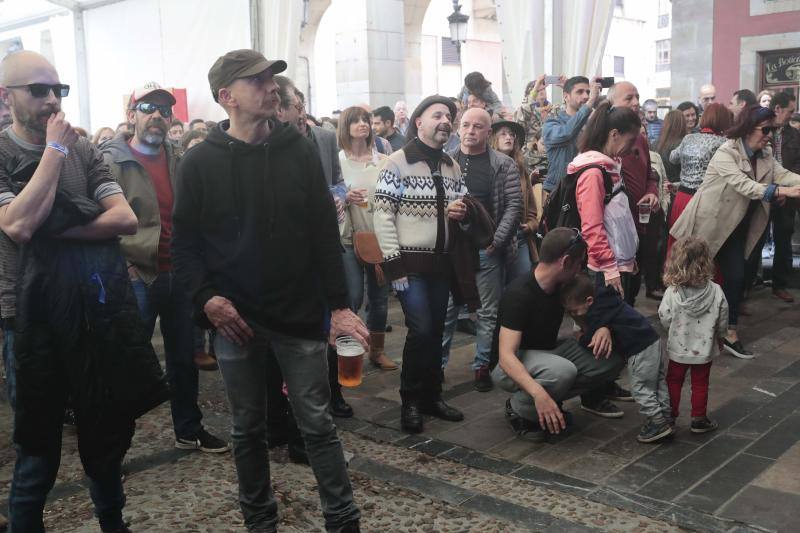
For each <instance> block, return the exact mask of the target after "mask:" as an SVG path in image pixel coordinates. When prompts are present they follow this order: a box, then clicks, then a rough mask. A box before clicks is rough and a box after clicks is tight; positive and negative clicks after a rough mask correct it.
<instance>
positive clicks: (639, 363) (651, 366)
mask: <svg viewBox="0 0 800 533" xmlns="http://www.w3.org/2000/svg"><path fill="white" fill-rule="evenodd" d="M560 293H561V302H562V305H563V306H564V309H565V310H566V311H567V313H569V314H570V315H571V316H572V318H573V319H574V320H575V323H576V324H577V325H578V326H580V328H581V337H580V339H579V341H578V342H579V343H580V344H581V345H582V346H586V347H588V346H589V343H590V342H591V341H592V336H593V335H594V334H595V332H596V331H597V330H598V329H600V328H603V327H605V328H608V329H609V330H610V331H611V339H612V344H613V349H614V350H615V351H616V352H617V353H618V354H620V355H622V356H623V357H625V359H627V361H628V369H629V371H630V378H631V394H632V395H633V398H634V400H636V403H638V404H639V407H640V411H639V412H640V413H641V414H643V415H644V416H646V417H647V423H646V424H645V425H644V426H642V430H641V432H640V433H639V436H638V437H637V440H638V441H639V442H647V443H649V442H657V441H660V440H662V439H664V438H665V437H667V436H669V435H672V433H673V432H674V431H675V430H674V429H673V426H672V416H671V414H670V404H669V392H668V391H667V383H666V380H665V374H666V366H665V365H664V361H663V359H662V358H661V339H660V338H659V336H658V333H656V331H655V330H654V329H653V327H652V326H651V325H650V323H649V322H648V321H647V319H646V318H645V317H644V316H642V314H641V313H639V312H638V311H636V310H635V309H634V308H633V307H631V306H630V305H628V304H627V303H625V302H624V301H623V300H622V298H621V297H620V295H619V293H617V291H615V290H614V289H613V288H611V287H595V284H594V282H593V281H592V280H590V279H589V277H588V276H585V275H579V276H576V277H575V279H574V280H572V281H571V282H569V283H567V284H566V285H564V286H563V287H561V289H560ZM595 353H598V352H595ZM605 353H606V357H607V356H608V355H609V354H610V353H611V347H609V349H608V350H605Z"/></svg>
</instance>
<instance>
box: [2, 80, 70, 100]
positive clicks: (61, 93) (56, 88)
mask: <svg viewBox="0 0 800 533" xmlns="http://www.w3.org/2000/svg"><path fill="white" fill-rule="evenodd" d="M8 88H9V89H28V91H30V93H31V96H33V97H34V98H46V97H47V95H49V94H50V91H53V94H54V95H55V97H56V98H64V97H65V96H69V85H64V84H63V83H54V84H52V85H51V84H49V83H28V84H25V85H9V86H8Z"/></svg>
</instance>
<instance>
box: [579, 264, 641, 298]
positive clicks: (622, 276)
mask: <svg viewBox="0 0 800 533" xmlns="http://www.w3.org/2000/svg"><path fill="white" fill-rule="evenodd" d="M589 277H590V278H594V285H595V287H597V288H602V287H605V286H606V278H605V275H604V274H603V273H602V272H595V271H594V270H589ZM619 280H620V283H621V284H622V292H624V293H625V297H624V298H623V300H625V303H627V304H628V305H630V306H631V307H633V301H634V299H635V298H636V294H635V292H634V291H638V290H639V289H638V285H637V279H636V275H635V274H632V273H631V272H620V273H619ZM639 281H641V278H639Z"/></svg>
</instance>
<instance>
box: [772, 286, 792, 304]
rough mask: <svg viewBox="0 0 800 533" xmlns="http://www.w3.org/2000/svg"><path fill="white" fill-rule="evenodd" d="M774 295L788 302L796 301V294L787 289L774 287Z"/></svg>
mask: <svg viewBox="0 0 800 533" xmlns="http://www.w3.org/2000/svg"><path fill="white" fill-rule="evenodd" d="M772 295H773V296H774V297H775V298H777V299H779V300H783V301H784V302H786V303H787V304H790V303H794V296H792V294H791V293H790V292H789V291H787V290H786V289H772Z"/></svg>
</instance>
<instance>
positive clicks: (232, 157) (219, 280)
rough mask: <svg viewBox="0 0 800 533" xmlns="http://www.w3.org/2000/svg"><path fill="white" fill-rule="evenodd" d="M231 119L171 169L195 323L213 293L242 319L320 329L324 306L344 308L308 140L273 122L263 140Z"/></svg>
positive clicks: (331, 219) (312, 333)
mask: <svg viewBox="0 0 800 533" xmlns="http://www.w3.org/2000/svg"><path fill="white" fill-rule="evenodd" d="M229 126H230V123H229V121H227V120H225V121H223V122H220V123H219V125H218V126H217V127H216V128H214V129H212V130H211V132H210V133H209V135H208V138H207V139H206V140H205V142H202V143H200V144H198V145H197V146H195V147H193V148H192V149H190V150H189V151H187V152H186V154H185V155H184V157H183V159H182V160H181V163H180V165H179V167H178V172H177V179H176V189H175V208H174V211H173V214H172V223H173V228H172V259H173V264H174V269H175V273H176V275H177V277H178V279H179V280H180V281H181V282H182V283H183V284H184V285H185V286H186V287H187V288H188V290H189V291H190V294H191V296H192V301H193V304H194V307H195V318H196V319H197V321H198V323H200V324H204V325H206V327H208V321H207V317H205V314H204V313H203V306H204V305H205V303H206V302H207V301H208V300H209V299H210V298H211V297H213V296H217V295H219V296H224V297H225V298H228V299H229V300H231V301H232V302H233V304H234V305H235V306H236V309H237V310H238V311H239V314H240V315H242V317H243V318H244V319H245V320H246V321H248V322H251V323H252V322H254V323H256V324H258V325H261V326H263V327H266V328H269V329H272V330H274V331H277V332H279V333H283V334H286V335H291V336H296V337H303V338H309V339H321V338H322V337H323V333H324V332H323V322H324V320H323V319H324V314H325V310H326V308H327V309H342V308H346V307H348V302H347V287H346V284H345V278H344V268H343V265H342V249H341V245H340V243H339V230H338V225H337V222H336V208H335V206H334V204H333V200H332V198H331V195H330V193H329V192H328V185H327V183H326V182H325V176H324V174H323V171H322V164H321V162H320V159H319V155H318V154H317V151H316V149H315V147H314V145H313V144H312V143H311V142H310V141H309V140H308V139H305V138H304V137H303V136H301V135H300V133H299V132H298V131H297V130H296V129H295V128H294V127H293V126H291V125H288V124H279V123H272V124H271V126H272V132H271V134H270V136H269V138H268V139H267V142H266V143H264V144H259V145H254V144H248V143H245V142H243V141H240V140H237V139H234V138H233V137H231V136H230V135H228V134H227V129H228V127H229Z"/></svg>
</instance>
